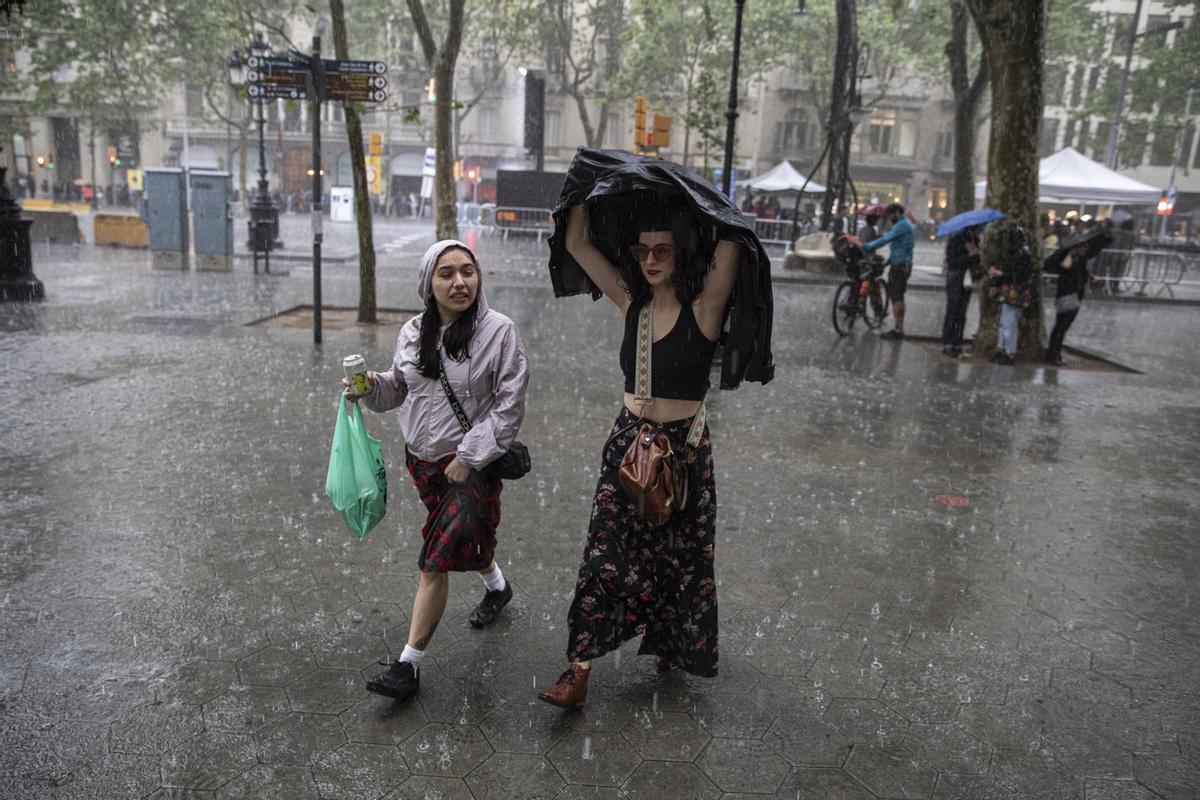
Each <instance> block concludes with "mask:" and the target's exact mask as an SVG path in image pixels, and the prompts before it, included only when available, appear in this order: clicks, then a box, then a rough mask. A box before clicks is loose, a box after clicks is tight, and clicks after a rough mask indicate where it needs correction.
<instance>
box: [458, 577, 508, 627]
mask: <svg viewBox="0 0 1200 800" xmlns="http://www.w3.org/2000/svg"><path fill="white" fill-rule="evenodd" d="M512 594H513V592H512V584H511V583H509V582H508V581H505V582H504V588H503V589H497V590H496V591H494V592H486V593H485V594H484V595H483V599H482V600H480V601H479V605H477V606H475V609H474V610H473V611H472V612H471V616H470V617H468V618H467V622H469V623H471V627H472V628H486V627H487V626H488V625H491V624H492V623H493V622H495V621H496V615H497V614H499V613H500V609H502V608H504V607H505V606H506V605H508V601H509V600H512Z"/></svg>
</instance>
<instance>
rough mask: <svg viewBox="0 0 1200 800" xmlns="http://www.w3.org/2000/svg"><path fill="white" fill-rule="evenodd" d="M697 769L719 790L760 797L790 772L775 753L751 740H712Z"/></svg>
mask: <svg viewBox="0 0 1200 800" xmlns="http://www.w3.org/2000/svg"><path fill="white" fill-rule="evenodd" d="M696 766H698V767H700V769H702V770H703V771H704V773H705V774H706V775H708V777H709V778H710V779H711V780H712V782H713V783H715V784H716V785H717V786H718V787H720V788H721V791H724V792H756V793H759V794H767V793H770V792H774V791H776V790H777V789H778V788H779V784H780V783H781V782H782V781H783V778H784V776H785V775H787V774H788V771H789V770H790V767H789V766H788V763H787V762H786V761H784V760H783V759H782V758H780V757H779V756H778V755H776V754H775V751H773V750H772V749H771V748H769V747H767V746H766V745H765V744H763V743H762V742H760V741H756V740H753V739H713V741H712V743H710V744H709V745H708V747H706V748H705V749H704V752H703V753H701V755H700V758H699V759H698V760H697V761H696Z"/></svg>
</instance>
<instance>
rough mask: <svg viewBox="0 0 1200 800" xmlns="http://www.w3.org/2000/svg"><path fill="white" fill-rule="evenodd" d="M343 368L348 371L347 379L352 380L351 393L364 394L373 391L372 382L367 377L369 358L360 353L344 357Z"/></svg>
mask: <svg viewBox="0 0 1200 800" xmlns="http://www.w3.org/2000/svg"><path fill="white" fill-rule="evenodd" d="M342 369H344V370H345V371H346V380H347V381H349V382H350V394H353V395H362V394H367V393H368V392H370V391H371V382H370V380H369V379H368V378H367V360H366V359H365V358H363V357H362V356H361V355H359V354H358V353H355V354H354V355H352V356H346V357H345V358H343V359H342Z"/></svg>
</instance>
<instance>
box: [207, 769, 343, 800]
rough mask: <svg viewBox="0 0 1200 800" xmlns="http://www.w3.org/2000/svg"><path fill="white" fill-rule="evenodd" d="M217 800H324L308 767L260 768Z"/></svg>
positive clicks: (241, 777) (217, 795)
mask: <svg viewBox="0 0 1200 800" xmlns="http://www.w3.org/2000/svg"><path fill="white" fill-rule="evenodd" d="M214 795H215V800H321V796H320V794H318V792H317V785H316V784H315V783H314V782H313V777H312V773H311V772H310V771H309V769H308V767H299V766H287V765H282V766H268V765H266V764H260V765H258V766H257V767H254V768H253V769H251V770H249V771H247V772H244V773H242V774H241V775H239V776H238V777H236V778H234V779H233V780H232V781H230V782H229V783H227V784H225V785H224V786H222V787H221V788H220V789H218V790H217V791H216V792H215V793H214Z"/></svg>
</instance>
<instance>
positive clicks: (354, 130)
mask: <svg viewBox="0 0 1200 800" xmlns="http://www.w3.org/2000/svg"><path fill="white" fill-rule="evenodd" d="M329 13H330V16H331V17H332V20H333V48H334V52H335V53H336V55H337V57H338V58H339V59H341V60H349V58H350V45H349V43H348V42H347V40H346V12H345V10H344V8H343V5H342V0H329ZM342 110H343V111H345V113H346V138H347V139H348V140H349V142H350V172H351V174H352V175H353V176H354V219H355V223H356V225H357V227H358V321H359V322H375V321H376V316H375V310H376V309H375V238H374V234H373V232H372V230H371V198H370V195H368V191H369V190H368V187H367V156H366V153H365V152H363V139H362V120H361V119H360V118H359V116H358V110H357V109H356V108H354V106H353V105H352V104H351V103H344V104H343V105H342Z"/></svg>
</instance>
